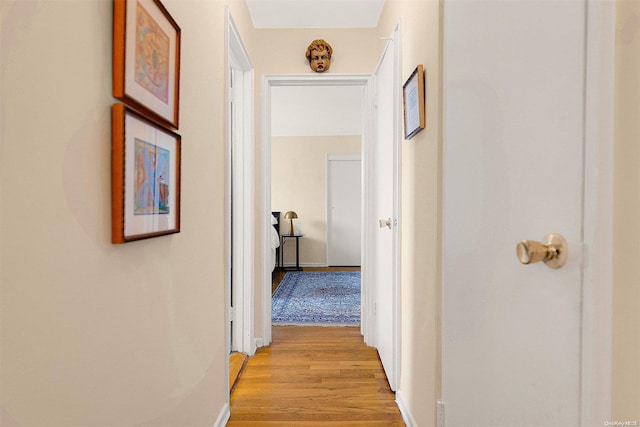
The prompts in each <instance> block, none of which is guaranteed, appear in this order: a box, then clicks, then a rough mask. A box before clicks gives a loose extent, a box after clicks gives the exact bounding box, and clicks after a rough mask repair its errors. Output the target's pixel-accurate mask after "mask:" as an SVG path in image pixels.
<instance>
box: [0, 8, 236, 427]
mask: <svg viewBox="0 0 640 427" xmlns="http://www.w3.org/2000/svg"><path fill="white" fill-rule="evenodd" d="M163 3H164V4H165V6H166V7H167V9H168V10H169V12H170V13H171V14H172V15H173V17H174V18H175V19H176V21H177V22H178V24H179V25H180V26H181V28H182V64H181V65H182V67H181V71H182V76H181V77H182V79H181V83H182V85H181V93H180V95H181V97H180V98H181V103H180V113H181V115H180V119H181V120H180V130H179V133H180V134H181V135H182V137H183V150H182V232H181V233H179V234H176V235H172V236H166V237H160V238H155V239H149V240H145V241H139V242H135V243H128V244H124V245H112V244H111V243H110V226H111V217H110V209H111V207H110V206H111V202H110V176H111V175H110V173H111V172H110V155H111V153H110V146H111V136H110V134H111V128H110V107H111V105H112V103H113V102H114V100H113V99H112V97H111V32H112V31H111V22H112V19H111V16H112V2H111V1H110V0H92V1H86V0H68V1H51V0H48V1H47V0H31V1H13V0H2V1H1V2H0V14H1V18H2V27H1V31H2V33H1V35H0V42H1V43H2V45H1V52H0V61H1V68H0V70H1V74H0V94H1V95H0V96H1V97H2V99H1V116H0V120H1V132H2V133H1V138H2V139H1V141H2V160H1V173H2V180H1V181H2V183H3V184H2V194H1V198H0V201H1V207H2V210H1V224H0V233H1V234H0V241H1V245H2V246H1V257H2V258H1V271H0V275H1V286H2V299H1V302H0V304H1V307H0V309H1V316H2V318H1V320H2V336H1V339H2V341H1V352H2V353H1V363H2V364H1V366H0V368H1V375H2V376H1V381H0V384H1V385H0V387H1V392H0V396H1V398H2V415H1V417H2V420H1V421H0V424H2V425H3V426H11V425H23V426H35V425H38V426H60V427H62V426H65V427H66V426H71V425H75V426H89V425H91V426H133V425H148V426H154V427H157V426H159V425H184V426H187V425H188V426H208V427H210V426H211V425H213V423H214V422H215V420H216V418H217V417H218V414H219V413H220V411H221V410H222V408H223V406H224V405H225V402H226V398H227V389H226V382H227V380H226V374H225V365H226V360H227V351H226V348H225V331H226V327H225V316H224V313H225V274H224V270H225V269H224V253H225V244H224V230H223V226H222V221H218V220H216V218H224V215H225V210H224V206H225V197H224V191H225V190H224V189H225V185H224V181H225V172H224V171H225V160H224V159H225V151H224V147H225V143H224V129H225V125H224V116H225V114H224V61H223V58H224V39H225V37H224V16H225V15H224V6H223V3H222V2H221V1H215V2H208V1H197V0H164V1H163ZM232 3H233V10H234V13H235V16H238V17H242V16H245V15H246V11H245V10H244V2H240V1H232Z"/></svg>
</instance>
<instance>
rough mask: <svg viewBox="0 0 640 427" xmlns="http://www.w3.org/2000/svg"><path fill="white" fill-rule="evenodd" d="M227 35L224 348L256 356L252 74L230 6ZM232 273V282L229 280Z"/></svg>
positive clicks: (227, 17)
mask: <svg viewBox="0 0 640 427" xmlns="http://www.w3.org/2000/svg"><path fill="white" fill-rule="evenodd" d="M225 30H226V31H225V33H226V57H225V60H226V66H225V88H226V91H225V99H226V104H225V105H226V109H227V111H226V156H227V160H226V166H227V170H226V196H225V199H226V205H227V207H226V215H225V216H226V218H225V230H226V231H225V238H226V247H227V248H229V249H230V250H227V251H225V258H226V260H225V265H226V271H225V281H226V286H227V292H226V293H227V297H226V302H227V304H226V306H227V307H229V308H230V307H231V304H232V301H231V291H232V289H231V287H232V286H233V295H234V303H235V307H233V322H231V320H232V319H231V318H230V316H231V313H230V312H231V309H229V310H228V311H227V313H226V322H227V325H228V327H229V328H233V340H232V339H231V329H228V331H227V348H228V349H230V350H233V351H241V352H244V353H247V354H249V355H252V354H254V353H255V339H254V338H253V337H254V321H253V319H254V311H253V295H254V293H253V283H254V273H253V269H254V261H253V247H254V244H253V242H254V240H255V231H254V225H253V212H254V207H253V204H254V203H253V194H254V190H253V176H254V160H253V157H254V156H253V128H254V125H253V105H254V104H253V102H254V101H253V100H254V88H253V81H254V78H253V75H254V72H253V65H252V64H251V59H250V58H249V55H248V53H247V51H246V49H245V47H244V45H243V43H242V39H241V38H240V34H239V33H238V30H237V28H236V26H235V23H234V22H233V18H232V17H231V14H230V12H229V9H228V7H227V8H226V28H225ZM232 77H233V78H234V81H235V88H232V87H231V79H232ZM232 101H233V102H232ZM232 109H233V112H232ZM232 120H233V123H232ZM232 125H233V128H234V129H235V134H236V136H235V138H232V135H231V129H232ZM232 153H233V156H232ZM232 162H233V167H232ZM232 184H233V189H234V190H233V191H234V195H235V197H234V198H233V200H232V197H231V194H232ZM232 215H233V218H234V222H233V234H232V230H231V218H232ZM232 239H233V241H232ZM232 253H233V257H232ZM232 263H233V265H232ZM232 267H233V268H232ZM232 271H233V281H232V280H231V279H232V277H231V274H232ZM232 341H233V342H232Z"/></svg>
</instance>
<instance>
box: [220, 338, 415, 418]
mask: <svg viewBox="0 0 640 427" xmlns="http://www.w3.org/2000/svg"><path fill="white" fill-rule="evenodd" d="M404 425H405V424H404V422H403V421H402V417H401V415H400V411H399V410H398V407H397V405H396V403H395V396H394V394H393V392H392V391H391V390H390V389H389V384H388V383H387V379H386V376H385V374H384V371H383V369H382V365H381V363H380V359H379V357H378V353H377V352H376V350H375V349H373V348H371V347H367V346H366V345H365V344H364V342H363V340H362V336H361V335H360V328H358V327H354V328H352V327H301V326H276V327H273V342H272V344H271V345H270V346H269V347H263V348H260V349H258V351H257V352H256V355H255V356H253V357H251V358H250V359H249V361H248V362H247V364H246V366H245V368H244V370H243V372H242V375H241V376H240V379H239V380H238V382H237V384H236V386H235V388H234V390H233V392H232V394H231V419H230V420H229V422H228V423H227V426H228V427H237V426H256V427H259V426H283V427H284V426H301V427H304V426H345V427H346V426H363V427H365V426H370V427H373V426H379V427H383V426H384V427H395V426H404Z"/></svg>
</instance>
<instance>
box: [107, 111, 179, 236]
mask: <svg viewBox="0 0 640 427" xmlns="http://www.w3.org/2000/svg"><path fill="white" fill-rule="evenodd" d="M111 114H112V116H111V122H112V127H111V132H112V135H111V139H112V142H111V143H112V146H111V156H112V157H111V241H112V243H126V242H130V241H134V240H140V239H148V238H150V237H157V236H163V235H166V234H173V233H179V232H180V154H181V137H180V135H178V134H176V133H174V132H172V131H170V130H168V129H165V128H164V127H162V126H160V125H158V124H156V123H154V122H152V121H150V120H149V119H147V118H146V117H144V116H142V115H140V114H138V113H137V112H135V111H133V110H132V109H130V108H127V107H125V106H124V104H115V105H114V106H113V107H112V111H111Z"/></svg>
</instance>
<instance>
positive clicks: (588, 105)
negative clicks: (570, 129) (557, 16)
mask: <svg viewBox="0 0 640 427" xmlns="http://www.w3.org/2000/svg"><path fill="white" fill-rule="evenodd" d="M586 3H587V17H586V18H587V45H586V64H585V70H586V77H585V150H584V151H585V158H584V170H585V176H584V209H583V211H584V218H583V223H584V235H583V242H584V250H583V262H584V278H583V297H582V399H581V401H582V402H581V406H582V408H581V417H582V420H581V425H583V426H593V425H602V423H603V422H605V421H608V420H611V342H612V324H611V316H612V295H613V257H612V254H613V171H614V169H613V167H614V164H613V157H614V156H613V154H614V136H615V135H614V134H615V132H614V109H615V108H614V107H615V100H614V94H615V86H614V80H615V21H616V17H615V2H603V1H600V0H587V2H586Z"/></svg>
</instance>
